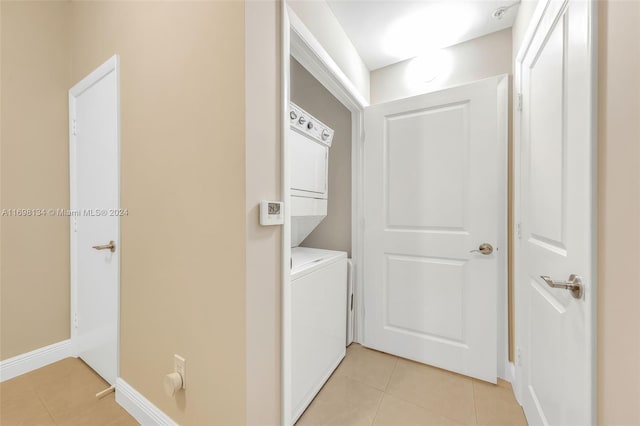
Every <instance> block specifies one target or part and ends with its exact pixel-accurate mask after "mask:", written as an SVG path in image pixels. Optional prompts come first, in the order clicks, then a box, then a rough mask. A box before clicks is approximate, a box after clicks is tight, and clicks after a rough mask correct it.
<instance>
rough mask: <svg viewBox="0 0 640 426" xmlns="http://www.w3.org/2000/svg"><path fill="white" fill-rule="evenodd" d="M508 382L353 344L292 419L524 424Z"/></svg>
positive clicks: (393, 424)
mask: <svg viewBox="0 0 640 426" xmlns="http://www.w3.org/2000/svg"><path fill="white" fill-rule="evenodd" d="M526 424H527V422H526V420H525V417H524V414H523V412H522V408H521V407H520V405H518V403H517V402H516V399H515V397H514V395H513V391H512V389H511V385H510V384H509V383H508V382H504V381H500V382H499V383H498V385H492V384H489V383H485V382H482V381H479V380H475V379H472V378H470V377H466V376H461V375H459V374H455V373H451V372H448V371H445V370H441V369H439V368H435V367H430V366H428V365H423V364H419V363H415V362H412V361H408V360H405V359H402V358H398V357H395V356H392V355H388V354H385V353H382V352H377V351H373V350H370V349H367V348H364V347H362V346H360V345H357V344H352V345H351V346H349V348H348V349H347V356H346V357H345V359H344V360H343V361H342V363H341V364H340V366H339V367H338V368H337V369H336V371H335V372H334V373H333V375H332V376H331V378H330V379H329V380H328V381H327V383H326V384H325V385H324V387H323V388H322V390H321V391H320V393H318V395H317V396H316V398H315V399H314V400H313V402H312V403H311V405H309V407H308V408H307V410H306V411H305V413H304V414H303V415H302V417H301V418H300V420H298V422H297V425H298V426H307V425H314V426H315V425H341V426H347V425H388V426H408V425H420V426H450V425H451V426H453V425H482V426H526Z"/></svg>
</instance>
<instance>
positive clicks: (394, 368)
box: [382, 357, 399, 393]
mask: <svg viewBox="0 0 640 426" xmlns="http://www.w3.org/2000/svg"><path fill="white" fill-rule="evenodd" d="M395 358H396V362H395V363H394V364H393V370H391V374H389V378H388V379H387V383H385V385H384V389H383V390H382V391H383V392H384V393H387V388H388V387H389V383H391V379H392V378H393V374H394V373H395V372H396V368H397V367H398V360H399V358H398V357H395Z"/></svg>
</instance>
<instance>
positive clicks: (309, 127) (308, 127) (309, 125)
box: [307, 121, 313, 130]
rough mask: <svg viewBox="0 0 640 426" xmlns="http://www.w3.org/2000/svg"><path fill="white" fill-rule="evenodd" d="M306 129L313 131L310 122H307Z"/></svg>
mask: <svg viewBox="0 0 640 426" xmlns="http://www.w3.org/2000/svg"><path fill="white" fill-rule="evenodd" d="M307 129H309V130H311V129H313V123H312V122H311V121H310V122H309V124H307Z"/></svg>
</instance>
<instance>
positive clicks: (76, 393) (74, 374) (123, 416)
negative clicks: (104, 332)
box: [0, 358, 138, 426]
mask: <svg viewBox="0 0 640 426" xmlns="http://www.w3.org/2000/svg"><path fill="white" fill-rule="evenodd" d="M107 387H109V384H108V383H107V382H105V381H104V380H103V379H102V378H101V377H100V376H98V375H97V374H96V373H95V372H94V371H93V370H92V369H91V368H89V367H88V366H87V365H86V364H85V363H84V362H82V361H81V360H79V359H77V358H66V359H63V360H62V361H59V362H56V363H54V364H51V365H48V366H46V367H43V368H40V369H38V370H35V371H32V372H30V373H27V374H24V375H22V376H19V377H16V378H14V379H11V380H7V381H6V382H2V383H0V425H2V426H18V425H46V426H49V425H65V426H76V425H78V426H87V425H91V426H133V425H137V424H138V423H137V422H136V421H135V420H134V418H133V417H131V416H130V415H129V413H127V412H126V411H125V410H124V409H123V408H122V407H120V405H118V404H117V403H116V401H115V395H114V394H113V393H111V394H109V395H107V396H105V397H103V398H102V399H98V398H96V393H98V392H100V391H102V390H104V389H106V388H107Z"/></svg>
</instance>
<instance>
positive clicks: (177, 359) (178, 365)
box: [173, 354, 187, 389]
mask: <svg viewBox="0 0 640 426" xmlns="http://www.w3.org/2000/svg"><path fill="white" fill-rule="evenodd" d="M173 371H175V372H176V373H178V374H180V376H182V389H186V388H187V360H186V359H184V358H183V357H181V356H180V355H176V354H174V355H173Z"/></svg>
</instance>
